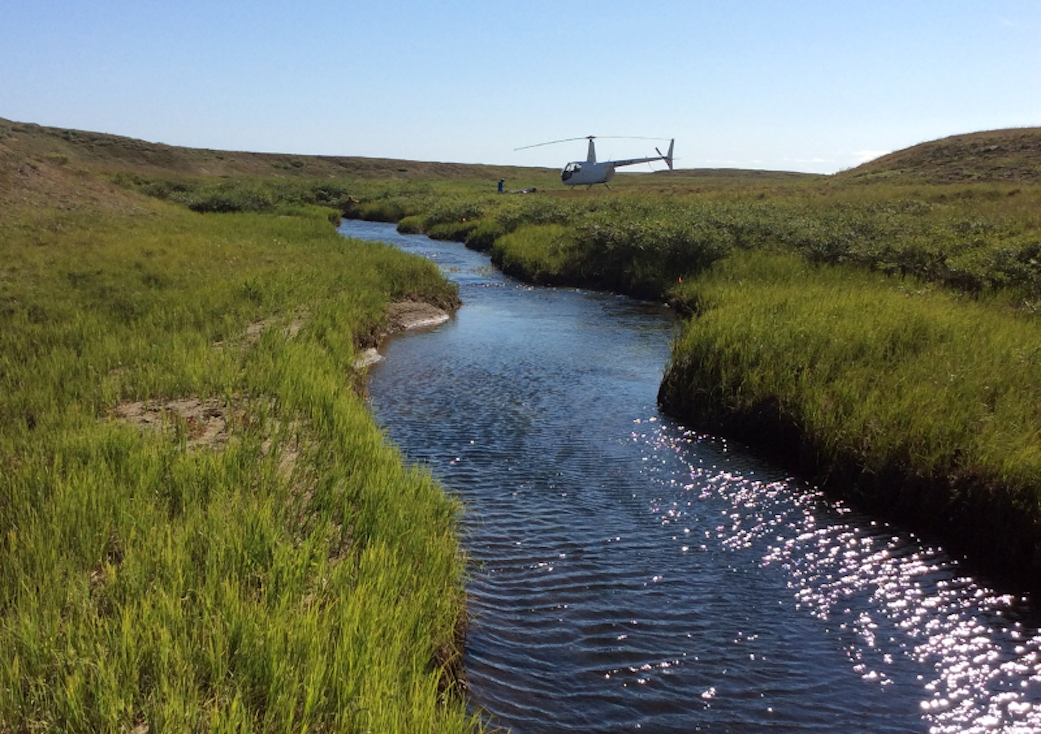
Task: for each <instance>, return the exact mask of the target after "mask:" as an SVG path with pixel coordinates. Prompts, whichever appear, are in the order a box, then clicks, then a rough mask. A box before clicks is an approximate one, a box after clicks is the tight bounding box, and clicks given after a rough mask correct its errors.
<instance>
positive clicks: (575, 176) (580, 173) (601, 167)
mask: <svg viewBox="0 0 1041 734" xmlns="http://www.w3.org/2000/svg"><path fill="white" fill-rule="evenodd" d="M595 138H596V136H595V135H587V136H585V138H566V139H564V140H554V141H552V142H549V143H536V144H535V145H525V146H523V147H521V148H515V150H525V149H526V148H537V147H539V146H541V145H556V144H557V143H568V142H571V141H572V140H588V141H589V151H588V153H587V154H586V159H585V160H584V161H571V162H570V163H568V164H567V165H566V166H564V170H562V171H561V172H560V180H561V181H563V182H564V184H565V185H567V186H582V185H585V186H589V187H592V186H593V185H594V184H603V185H604V186H607V182H608V181H610V180H611V179H612V178H613V177H614V169H615V168H617V167H618V166H632V165H635V164H637V163H651V162H652V161H665V165H667V166H668V167H669V170H670V171H671V170H672V147H673V144H674V143H675V142H676V139H675V138H673V139H672V140H670V141H669V152H668V153H665V154H662V152H661V151H660V150H658V149H657V148H655V149H654V150H655V152H656V153H657V154H658V155H656V156H648V157H646V158H626V159H624V160H620V161H597V159H596V146H594V145H593V140H594V139H595ZM607 188H611V187H610V186H607Z"/></svg>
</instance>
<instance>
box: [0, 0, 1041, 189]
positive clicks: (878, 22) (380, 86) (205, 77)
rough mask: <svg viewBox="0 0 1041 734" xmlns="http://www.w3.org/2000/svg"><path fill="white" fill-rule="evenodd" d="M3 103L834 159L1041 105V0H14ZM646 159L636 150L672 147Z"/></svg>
mask: <svg viewBox="0 0 1041 734" xmlns="http://www.w3.org/2000/svg"><path fill="white" fill-rule="evenodd" d="M0 117H4V118H7V119H10V120H16V121H18V122H34V123H38V124H41V125H49V126H54V127H67V128H75V129H79V130H90V131H95V132H106V133H114V134H117V135H126V136H130V137H134V138H141V139H144V140H148V141H151V142H161V143H167V144H170V145H181V146H189V147H197V148H214V149H221V150H247V151H256V152H277V153H294V154H320V155H344V156H369V157H382V158H401V159H411V160H423V161H451V162H460V163H490V164H503V165H517V166H548V167H553V168H560V167H562V166H563V165H564V163H566V162H567V161H569V160H574V159H583V158H584V157H585V144H584V142H582V141H574V142H570V143H561V144H558V145H553V146H542V147H536V148H527V149H525V150H516V148H518V147H521V146H527V145H532V144H535V143H541V142H544V141H552V140H559V139H562V138H574V137H580V136H585V135H598V136H603V137H602V139H601V140H598V141H597V153H598V157H599V158H600V159H602V160H603V159H608V158H630V157H637V156H644V155H653V148H654V146H656V145H657V146H659V147H662V149H663V150H664V147H663V143H658V142H655V141H648V140H638V139H624V138H621V137H608V136H638V137H651V138H663V139H668V138H675V140H676V153H675V154H676V157H677V161H676V166H677V167H679V168H706V167H708V168H730V167H736V168H754V169H768V170H788V171H806V172H814V173H833V172H836V171H839V170H843V169H846V168H851V167H854V166H856V165H858V164H860V163H861V162H863V161H865V160H869V159H870V158H873V157H876V156H878V155H881V154H883V153H886V152H890V151H893V150H899V149H901V148H906V147H908V146H911V145H915V144H917V143H921V142H925V141H927V140H935V139H937V138H942V137H946V136H948V135H956V134H959V133H967V132H975V131H979V130H991V129H997V128H1006V127H1027V126H1031V127H1032V126H1041V0H649V1H644V2H635V1H633V0H629V1H628V2H623V1H621V0H599V1H597V2H593V1H592V0H567V1H566V2H560V1H559V0H558V1H556V2H550V1H548V0H526V2H501V1H492V0H460V1H458V2H438V3H435V2H429V1H422V2H421V1H420V0H370V1H369V2H355V1H353V0H338V1H336V0H298V1H297V2H288V0H277V1H276V0H249V1H248V2H246V1H244V0H177V2H170V1H169V0H89V1H87V0H31V2H24V1H22V0H4V4H3V9H2V12H0ZM661 166H662V164H661V163H660V162H659V163H657V164H642V165H641V166H636V167H634V168H635V169H636V170H641V169H642V170H650V169H652V168H660V167H661Z"/></svg>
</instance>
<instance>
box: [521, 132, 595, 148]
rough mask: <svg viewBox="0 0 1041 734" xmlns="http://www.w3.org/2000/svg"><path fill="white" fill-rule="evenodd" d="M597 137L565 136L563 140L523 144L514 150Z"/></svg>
mask: <svg viewBox="0 0 1041 734" xmlns="http://www.w3.org/2000/svg"><path fill="white" fill-rule="evenodd" d="M595 137H596V136H595V135H583V136H582V137H580V138H564V139H563V140H550V141H549V142H548V143H535V144H534V145H522V146H521V147H519V148H514V150H527V149H528V148H541V147H542V146H543V145H556V144H557V143H572V142H574V141H576V140H588V139H590V138H595Z"/></svg>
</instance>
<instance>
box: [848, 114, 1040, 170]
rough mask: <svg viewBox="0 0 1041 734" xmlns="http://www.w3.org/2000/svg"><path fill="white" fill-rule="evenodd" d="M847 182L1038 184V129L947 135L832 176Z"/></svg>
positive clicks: (1025, 128) (1011, 129)
mask: <svg viewBox="0 0 1041 734" xmlns="http://www.w3.org/2000/svg"><path fill="white" fill-rule="evenodd" d="M835 178H836V179H840V180H841V179H845V180H852V181H865V182H872V181H892V182H909V183H911V182H913V183H935V184H950V183H1025V184H1030V183H1041V127H1024V128H1010V129H1007V130H989V131H986V132H977V133H968V134H965V135H952V136H951V137H948V138H942V139H940V140H933V141H930V142H927V143H920V144H918V145H914V146H912V147H910V148H905V149H903V150H898V151H896V152H894V153H889V154H888V155H884V156H882V157H880V158H876V159H875V160H873V161H869V162H867V163H865V164H863V165H861V166H858V167H856V168H853V169H850V170H848V171H843V172H841V173H837V174H835Z"/></svg>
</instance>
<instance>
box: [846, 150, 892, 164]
mask: <svg viewBox="0 0 1041 734" xmlns="http://www.w3.org/2000/svg"><path fill="white" fill-rule="evenodd" d="M888 153H892V151H890V150H857V151H854V152H853V157H854V158H856V159H857V163H867V162H868V161H871V160H874V159H875V158H879V157H881V156H884V155H886V154H888Z"/></svg>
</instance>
